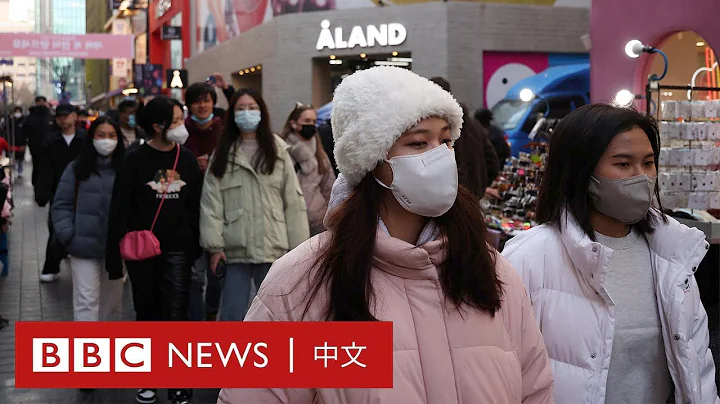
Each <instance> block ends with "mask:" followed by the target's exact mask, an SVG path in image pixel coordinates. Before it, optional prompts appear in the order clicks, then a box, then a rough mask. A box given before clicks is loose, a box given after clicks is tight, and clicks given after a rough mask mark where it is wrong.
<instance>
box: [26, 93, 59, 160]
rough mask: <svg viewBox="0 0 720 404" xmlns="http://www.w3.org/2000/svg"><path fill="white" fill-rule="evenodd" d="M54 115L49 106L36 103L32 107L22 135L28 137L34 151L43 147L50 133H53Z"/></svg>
mask: <svg viewBox="0 0 720 404" xmlns="http://www.w3.org/2000/svg"><path fill="white" fill-rule="evenodd" d="M52 125H53V116H52V114H51V113H50V109H49V108H48V107H43V106H41V105H35V106H32V107H30V114H29V115H28V116H27V117H26V118H25V120H24V121H23V125H22V132H23V133H22V137H24V138H25V139H27V144H28V146H30V148H31V149H33V150H32V152H33V153H37V151H36V150H38V149H40V148H41V147H43V145H44V144H45V141H46V140H47V138H48V136H49V135H50V133H52Z"/></svg>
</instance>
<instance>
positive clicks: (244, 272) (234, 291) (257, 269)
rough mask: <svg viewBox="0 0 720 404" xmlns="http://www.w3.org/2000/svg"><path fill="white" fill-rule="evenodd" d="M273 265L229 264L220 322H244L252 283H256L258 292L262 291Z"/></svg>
mask: <svg viewBox="0 0 720 404" xmlns="http://www.w3.org/2000/svg"><path fill="white" fill-rule="evenodd" d="M271 265H272V264H269V263H268V264H228V266H227V272H226V274H225V279H224V282H223V289H222V291H223V293H222V300H221V302H220V314H219V316H218V318H219V320H220V321H243V319H244V318H245V313H246V312H247V310H248V306H249V304H250V298H251V296H250V291H251V286H252V285H251V284H250V282H251V281H254V282H255V289H256V290H257V289H260V285H261V284H262V281H263V280H264V279H265V276H266V275H267V273H268V271H269V270H270V266H271ZM252 297H254V296H252Z"/></svg>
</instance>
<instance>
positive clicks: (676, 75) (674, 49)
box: [645, 31, 720, 101]
mask: <svg viewBox="0 0 720 404" xmlns="http://www.w3.org/2000/svg"><path fill="white" fill-rule="evenodd" d="M657 48H658V49H660V50H661V51H663V52H665V54H666V55H667V58H668V69H667V75H666V76H665V77H664V78H663V80H662V82H661V83H660V84H662V85H671V86H688V85H690V86H694V87H720V67H718V59H717V56H716V54H715V52H714V51H713V49H712V48H711V47H710V44H709V43H708V42H707V41H706V40H705V39H704V38H703V37H701V36H700V35H698V34H696V33H695V32H692V31H683V32H677V33H674V34H672V35H670V36H668V37H667V39H665V41H663V42H662V44H661V45H660V46H658V47H657ZM651 58H652V59H651V61H650V72H649V73H650V74H656V75H658V76H659V75H661V74H662V71H663V68H664V65H665V61H664V60H663V58H662V56H660V55H658V54H652V56H651ZM645 77H646V76H645ZM661 97H662V98H661V99H662V100H676V101H687V100H690V98H692V99H693V100H696V101H709V100H718V99H720V92H717V91H714V92H712V91H694V92H693V94H689V93H688V92H687V91H677V90H676V91H673V90H667V91H663V93H662V94H661Z"/></svg>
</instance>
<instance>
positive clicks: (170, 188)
mask: <svg viewBox="0 0 720 404" xmlns="http://www.w3.org/2000/svg"><path fill="white" fill-rule="evenodd" d="M146 185H147V186H149V187H150V188H151V189H152V190H153V191H155V192H157V198H158V199H160V198H167V199H177V198H178V197H179V195H178V194H179V193H180V190H182V189H183V187H184V186H185V185H187V183H186V182H185V181H183V180H182V178H180V173H178V172H177V171H174V170H164V171H163V170H158V172H157V173H155V178H153V180H152V181H150V182H148V183H147V184H146Z"/></svg>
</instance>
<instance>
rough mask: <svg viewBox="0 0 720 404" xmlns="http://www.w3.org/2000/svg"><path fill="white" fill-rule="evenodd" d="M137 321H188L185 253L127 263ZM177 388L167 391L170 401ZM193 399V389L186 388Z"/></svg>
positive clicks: (188, 270)
mask: <svg viewBox="0 0 720 404" xmlns="http://www.w3.org/2000/svg"><path fill="white" fill-rule="evenodd" d="M125 265H126V266H127V270H128V275H129V276H130V283H131V285H132V292H133V304H134V306H135V318H136V320H137V321H187V320H188V307H189V305H190V274H191V270H192V265H193V262H192V259H191V258H190V257H189V256H188V254H186V253H184V252H168V253H163V254H161V255H160V256H159V257H156V258H151V259H149V260H145V261H128V262H126V263H125ZM176 390H178V389H168V400H171V399H172V397H173V395H174V393H175V391H176ZM183 390H184V391H185V392H186V393H188V394H189V395H190V396H192V390H189V389H183Z"/></svg>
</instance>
